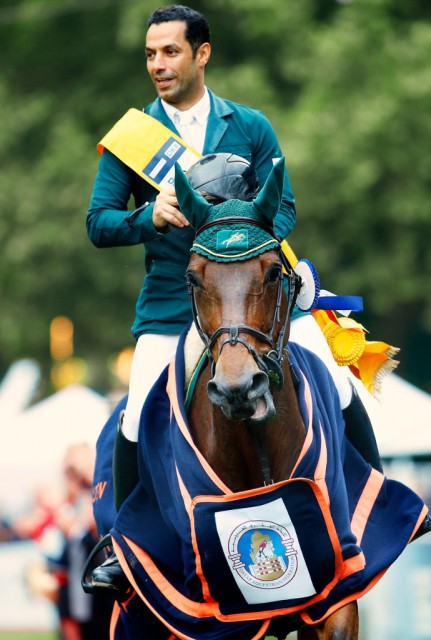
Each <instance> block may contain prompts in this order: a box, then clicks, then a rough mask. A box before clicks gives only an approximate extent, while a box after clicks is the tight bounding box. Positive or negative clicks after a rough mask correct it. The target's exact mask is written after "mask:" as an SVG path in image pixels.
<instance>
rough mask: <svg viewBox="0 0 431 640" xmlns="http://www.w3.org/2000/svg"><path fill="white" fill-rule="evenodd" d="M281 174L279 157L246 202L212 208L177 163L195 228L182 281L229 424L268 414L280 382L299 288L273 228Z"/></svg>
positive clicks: (212, 389) (214, 393)
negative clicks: (186, 287) (290, 312)
mask: <svg viewBox="0 0 431 640" xmlns="http://www.w3.org/2000/svg"><path fill="white" fill-rule="evenodd" d="M283 178H284V159H281V160H280V161H279V162H278V163H277V164H276V165H275V166H274V168H273V170H272V172H271V174H270V176H269V177H268V179H267V181H266V183H265V185H264V187H263V188H262V190H261V191H260V192H259V194H258V195H257V197H256V198H255V199H254V200H253V201H252V202H245V201H243V200H239V199H230V200H227V201H226V202H222V203H220V204H217V205H212V204H210V203H209V202H208V201H207V200H206V199H205V198H204V197H203V196H202V195H201V194H199V193H198V192H196V191H194V190H193V189H192V188H191V186H190V184H189V182H188V180H187V178H186V177H185V176H184V174H183V173H182V171H181V170H180V169H179V168H178V167H177V172H176V182H175V186H176V192H177V199H178V202H179V205H180V208H181V210H182V212H183V213H184V215H185V216H186V217H187V218H188V219H189V221H190V223H191V224H192V225H193V227H194V228H195V229H196V237H195V241H194V244H193V246H192V249H191V251H192V257H191V259H190V263H189V266H188V270H187V280H188V284H189V289H190V294H191V301H192V308H193V313H194V319H195V323H196V326H197V328H198V331H199V333H200V335H201V337H202V340H203V341H204V343H205V344H206V347H207V350H208V354H209V357H210V359H211V362H212V367H213V368H212V375H213V377H212V379H211V380H210V381H209V383H208V395H209V397H210V399H211V400H212V402H213V403H214V404H216V405H219V406H220V407H221V409H222V411H223V413H224V414H225V415H226V416H227V417H228V418H229V419H230V420H233V421H243V420H246V421H249V422H262V421H266V420H268V419H269V418H271V417H272V416H273V415H274V414H275V408H274V402H273V398H272V391H273V389H274V388H280V387H281V385H282V384H283V367H282V365H283V358H284V350H283V347H284V344H285V342H286V340H287V330H288V320H289V311H290V309H291V307H292V304H293V302H294V298H295V295H296V292H297V289H298V282H297V276H296V275H295V273H294V272H293V269H292V268H291V266H290V265H289V264H288V263H286V262H282V253H281V250H280V243H279V241H278V239H277V238H276V237H275V235H274V232H273V219H274V217H275V215H276V213H277V211H278V209H279V206H280V200H281V195H282V191H283ZM283 266H284V267H285V270H286V271H287V279H288V281H289V291H290V295H289V299H288V297H287V296H286V293H285V290H284V287H283Z"/></svg>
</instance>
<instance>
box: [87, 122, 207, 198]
mask: <svg viewBox="0 0 431 640" xmlns="http://www.w3.org/2000/svg"><path fill="white" fill-rule="evenodd" d="M105 148H106V149H108V150H109V151H111V153H113V154H114V155H115V156H116V157H117V158H119V159H120V160H121V161H122V162H124V164H126V165H127V166H128V167H130V169H132V170H133V171H135V172H136V173H137V174H138V175H139V176H141V178H143V179H144V180H146V181H147V182H149V183H150V184H152V185H153V187H155V188H156V189H158V190H160V189H163V188H166V187H167V186H173V185H174V175H175V163H176V162H178V164H179V165H180V167H181V168H182V169H184V171H187V169H189V167H191V166H192V164H194V163H195V162H197V160H199V158H201V157H202V156H201V155H200V154H199V153H198V152H197V151H195V150H194V149H193V148H192V147H190V146H189V145H188V144H187V143H186V142H184V140H182V139H181V138H180V137H179V136H177V135H176V134H175V133H173V132H172V131H171V130H170V129H168V128H167V127H165V125H163V124H162V123H161V122H159V121H158V120H156V119H155V118H153V117H151V116H149V115H147V114H146V113H144V112H143V111H138V109H129V110H128V111H127V112H126V113H125V114H124V116H123V117H122V118H120V120H118V122H117V123H116V124H115V125H114V126H113V127H112V129H111V130H110V131H108V133H107V134H106V135H105V136H104V138H102V140H101V141H100V142H99V144H98V145H97V150H98V151H99V153H100V154H102V152H103V149H105Z"/></svg>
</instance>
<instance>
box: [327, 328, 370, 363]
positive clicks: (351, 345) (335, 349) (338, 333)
mask: <svg viewBox="0 0 431 640" xmlns="http://www.w3.org/2000/svg"><path fill="white" fill-rule="evenodd" d="M323 334H324V336H325V338H326V340H327V342H328V345H329V347H330V349H331V351H332V355H333V357H334V360H335V361H336V363H337V364H339V365H341V366H350V365H352V364H354V363H355V362H357V360H358V359H359V358H360V357H361V355H362V354H363V352H364V349H365V335H364V333H363V332H362V331H356V330H352V329H345V328H344V327H340V326H339V325H338V324H336V323H335V322H329V323H328V324H327V325H326V326H325V327H324V329H323Z"/></svg>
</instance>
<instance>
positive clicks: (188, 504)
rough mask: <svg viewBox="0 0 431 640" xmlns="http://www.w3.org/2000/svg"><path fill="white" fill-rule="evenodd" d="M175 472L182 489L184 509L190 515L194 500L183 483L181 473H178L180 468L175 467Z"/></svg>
mask: <svg viewBox="0 0 431 640" xmlns="http://www.w3.org/2000/svg"><path fill="white" fill-rule="evenodd" d="M175 471H176V474H177V480H178V486H179V489H180V493H181V497H182V499H183V501H184V507H185V509H186V511H187V514H188V515H190V511H191V509H192V498H191V495H190V494H189V492H188V491H187V489H186V485H185V484H184V482H183V479H182V477H181V476H180V472H179V471H178V467H177V466H176V465H175Z"/></svg>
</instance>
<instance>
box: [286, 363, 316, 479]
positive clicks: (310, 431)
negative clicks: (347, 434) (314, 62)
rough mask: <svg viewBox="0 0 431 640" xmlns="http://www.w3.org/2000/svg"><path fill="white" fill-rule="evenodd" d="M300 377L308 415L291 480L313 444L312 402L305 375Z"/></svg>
mask: <svg viewBox="0 0 431 640" xmlns="http://www.w3.org/2000/svg"><path fill="white" fill-rule="evenodd" d="M301 375H302V377H303V379H304V400H305V405H306V407H307V413H308V427H307V433H306V435H305V440H304V444H303V445H302V449H301V453H300V454H299V457H298V460H297V461H296V464H295V466H294V467H293V470H292V473H291V474H290V477H291V478H293V475H294V473H295V471H296V468H297V466H298V465H299V463H300V462H301V460H302V459H303V458H304V456H305V454H306V453H307V451H308V450H309V448H310V447H311V443H312V442H313V437H314V435H313V402H312V399H311V391H310V385H309V384H308V380H307V378H306V377H305V375H304V374H303V373H302V371H301Z"/></svg>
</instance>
